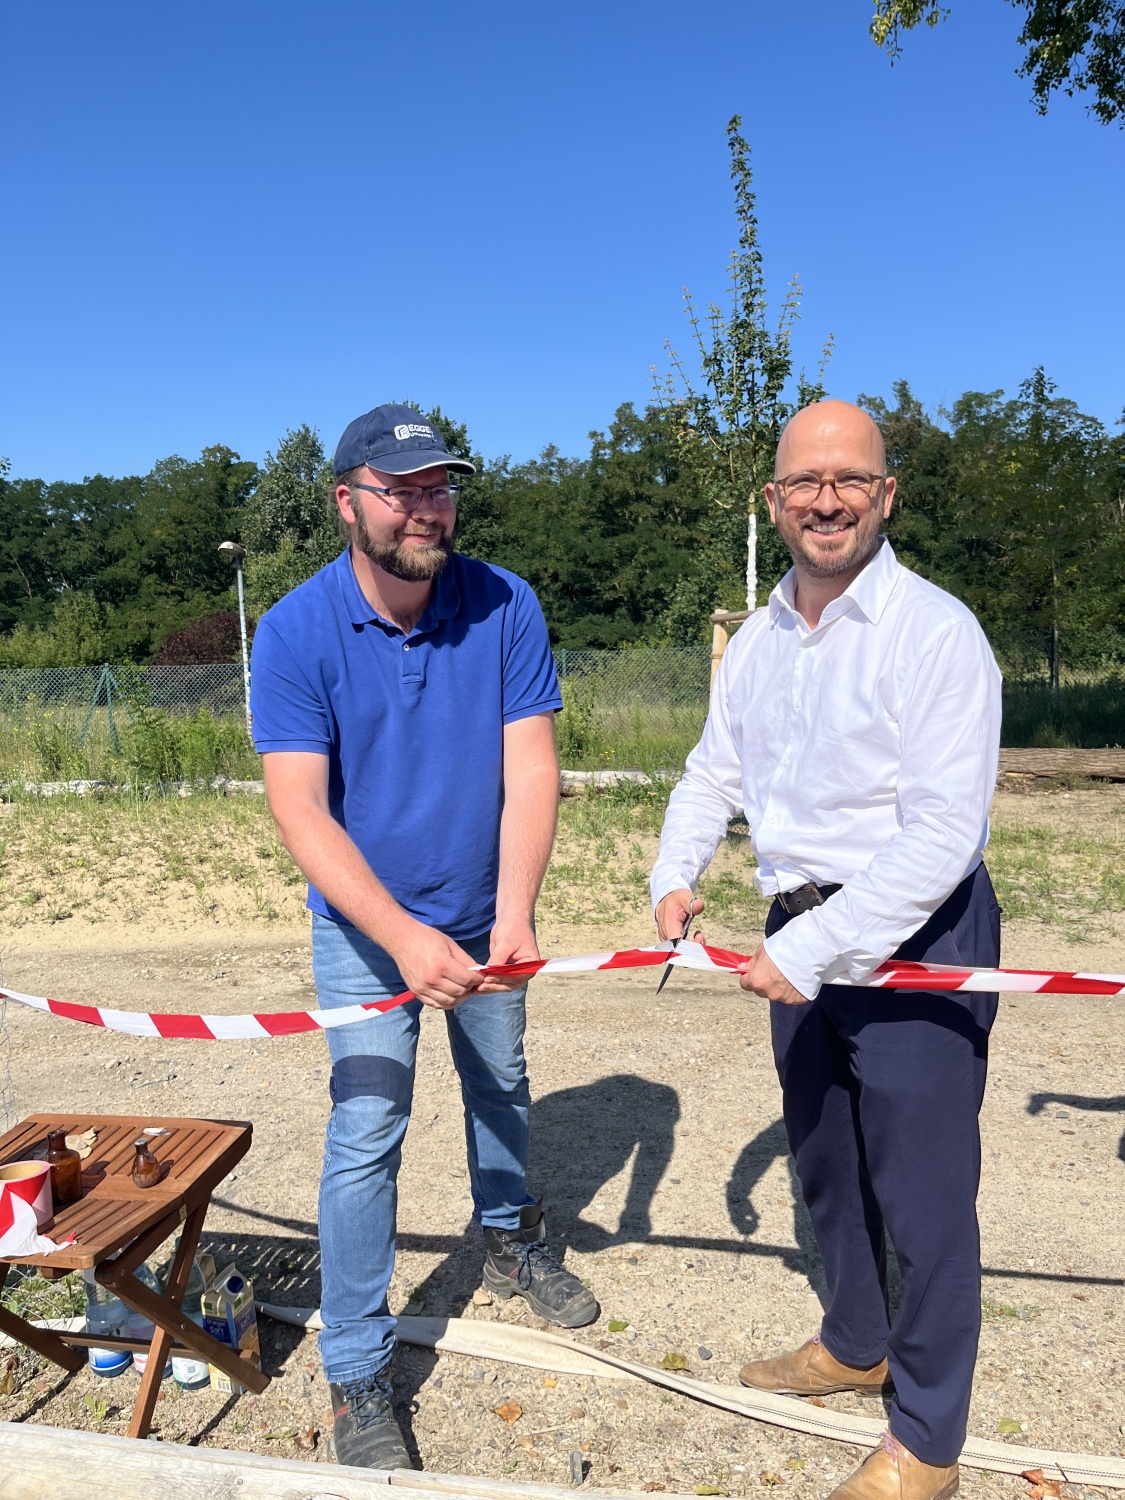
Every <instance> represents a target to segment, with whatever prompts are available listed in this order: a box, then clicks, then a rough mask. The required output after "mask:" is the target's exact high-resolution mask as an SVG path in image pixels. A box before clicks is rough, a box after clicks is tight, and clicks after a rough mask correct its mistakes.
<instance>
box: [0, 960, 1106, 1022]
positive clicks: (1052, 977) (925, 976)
mask: <svg viewBox="0 0 1125 1500" xmlns="http://www.w3.org/2000/svg"><path fill="white" fill-rule="evenodd" d="M748 961H749V955H748V954H745V953H732V952H731V951H730V950H729V949H726V948H712V947H710V946H708V945H706V944H704V943H684V944H682V946H681V947H680V948H679V949H678V950H672V949H670V948H669V947H667V946H662V947H658V948H627V949H625V950H624V951H622V952H620V953H585V954H582V955H581V956H579V957H576V958H541V959H535V960H533V961H528V962H524V963H515V964H484V965H481V966H480V972H481V973H482V974H492V975H496V976H503V977H504V978H521V977H525V976H526V977H529V978H530V977H531V976H532V975H533V974H588V973H592V972H593V971H595V970H598V969H646V968H660V967H661V966H663V965H664V964H669V963H670V964H673V965H675V967H676V968H681V969H697V970H704V971H706V972H709V973H720V974H733V973H736V972H737V971H738V970H739V968H740V967H741V966H742V965H743V964H745V963H747V962H748ZM859 988H863V989H871V988H876V989H898V990H983V991H993V990H1003V991H1006V992H1014V991H1025V992H1029V993H1035V994H1041V995H1125V974H1080V973H1073V972H1071V971H1068V970H1057V969H958V968H953V967H950V966H948V965H945V964H917V963H901V962H893V961H892V962H890V963H885V964H881V965H880V966H879V968H877V969H876V970H875V972H874V973H873V974H871V975H870V976H869V978H867V979H865V980H864V981H863V983H862V985H860V986H859ZM413 998H414V997H413V995H412V994H411V992H410V991H409V990H404V991H403V993H402V994H401V995H392V996H390V998H389V999H386V1000H373V1001H371V1002H370V1003H368V1004H366V1005H345V1006H341V1007H339V1009H336V1010H289V1011H273V1012H270V1011H260V1012H258V1013H256V1014H244V1015H234V1016H200V1015H185V1014H176V1013H170V1014H161V1013H159V1012H146V1011H132V1010H109V1009H107V1008H106V1007H104V1006H99V1005H76V1004H74V1003H73V1002H71V1001H67V1000H51V999H48V998H47V997H45V996H43V995H21V994H19V993H18V992H17V991H16V990H5V989H0V1000H12V1001H14V1002H15V1003H16V1004H17V1005H29V1006H31V1007H32V1009H34V1010H43V1011H47V1012H48V1013H49V1014H51V1015H54V1016H63V1017H64V1018H65V1019H66V1020H68V1021H84V1022H86V1024H87V1025H89V1026H104V1027H105V1028H106V1029H107V1030H109V1031H121V1032H124V1033H125V1034H126V1035H127V1036H158V1037H168V1038H172V1037H187V1038H189V1039H191V1040H193V1041H223V1042H225V1041H243V1040H246V1039H248V1038H249V1039H253V1040H258V1039H259V1038H262V1037H275V1036H295V1035H297V1034H298V1033H300V1032H305V1031H327V1030H328V1028H329V1027H331V1026H350V1025H352V1024H353V1023H354V1022H356V1021H368V1020H370V1019H371V1015H372V1012H378V1011H388V1010H394V1008H395V1006H397V1005H402V1004H403V1003H404V1002H405V1001H407V1000H412V999H413Z"/></svg>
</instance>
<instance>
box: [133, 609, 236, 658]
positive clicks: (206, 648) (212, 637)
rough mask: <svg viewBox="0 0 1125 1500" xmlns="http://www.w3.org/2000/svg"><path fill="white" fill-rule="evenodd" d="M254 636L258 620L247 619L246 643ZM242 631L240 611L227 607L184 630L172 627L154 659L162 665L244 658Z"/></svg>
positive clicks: (196, 621) (194, 621) (193, 622)
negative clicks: (255, 624)
mask: <svg viewBox="0 0 1125 1500" xmlns="http://www.w3.org/2000/svg"><path fill="white" fill-rule="evenodd" d="M253 639H254V621H253V620H249V619H248V620H247V621H246V643H247V645H248V646H249V644H250V642H251V641H252V640H253ZM241 659H242V632H241V630H240V628H239V623H238V612H237V611H236V610H233V609H223V610H220V611H219V612H218V614H214V615H206V616H205V617H204V618H203V619H202V620H193V621H192V623H191V624H190V625H185V626H184V628H183V629H182V630H173V631H170V632H169V633H168V634H167V635H166V636H165V637H164V639H163V640H162V641H161V643H160V647H159V649H158V650H157V653H156V655H155V657H154V658H153V660H154V662H155V663H156V664H157V665H159V666H162V667H207V666H210V665H211V664H212V663H213V662H221V661H241Z"/></svg>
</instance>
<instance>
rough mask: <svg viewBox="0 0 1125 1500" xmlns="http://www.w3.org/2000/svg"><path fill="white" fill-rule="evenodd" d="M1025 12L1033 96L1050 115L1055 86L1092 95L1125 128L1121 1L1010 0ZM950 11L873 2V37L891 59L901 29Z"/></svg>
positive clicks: (1023, 41) (1025, 70)
mask: <svg viewBox="0 0 1125 1500" xmlns="http://www.w3.org/2000/svg"><path fill="white" fill-rule="evenodd" d="M1008 3H1009V4H1010V5H1014V6H1015V7H1016V8H1017V9H1019V10H1022V11H1024V13H1025V15H1024V24H1023V30H1022V31H1021V32H1020V34H1019V38H1018V42H1019V45H1020V46H1021V47H1023V48H1024V49H1025V51H1024V57H1023V62H1022V64H1021V65H1020V67H1019V69H1018V72H1019V74H1020V76H1021V77H1022V78H1030V79H1031V96H1032V98H1033V99H1034V101H1035V107H1036V109H1037V110H1038V111H1039V113H1040V114H1046V113H1047V106H1048V104H1049V103H1050V99H1051V95H1052V94H1053V93H1054V92H1055V91H1056V89H1062V91H1063V93H1064V94H1068V95H1071V96H1073V95H1074V94H1076V93H1087V92H1088V93H1090V94H1091V95H1092V96H1093V97H1092V99H1091V102H1090V104H1089V106H1088V107H1089V111H1090V113H1091V114H1092V115H1094V116H1095V117H1096V118H1097V119H1099V120H1100V121H1101V122H1102V124H1103V125H1110V124H1112V123H1113V122H1114V121H1117V122H1118V124H1120V125H1121V126H1122V127H1123V128H1125V4H1123V3H1122V0H1008ZM948 15H949V9H948V7H946V6H944V5H942V4H941V3H940V0H875V14H874V16H873V17H872V20H871V27H870V30H871V35H872V37H873V39H874V41H875V43H876V45H877V46H879V47H881V48H882V49H883V50H884V51H885V52H886V53H887V54H888V55H889V56H890V58H891V60H892V62H893V60H894V59H895V58H896V57H898V56H899V55H900V54H901V52H902V33H903V32H904V31H912V30H913V29H914V28H915V27H916V26H921V25H925V26H929V27H934V26H936V25H938V23H939V22H941V21H944V20H945V19H946V17H947V16H948Z"/></svg>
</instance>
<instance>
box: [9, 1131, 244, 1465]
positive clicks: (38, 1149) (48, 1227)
mask: <svg viewBox="0 0 1125 1500" xmlns="http://www.w3.org/2000/svg"><path fill="white" fill-rule="evenodd" d="M146 1126H163V1127H164V1128H165V1129H166V1130H167V1132H168V1133H167V1135H157V1136H153V1137H151V1138H150V1139H151V1144H150V1146H149V1150H150V1151H151V1153H152V1155H153V1156H155V1157H156V1159H157V1161H158V1162H159V1163H160V1164H161V1166H162V1168H163V1169H164V1175H163V1176H162V1178H161V1179H160V1181H159V1182H158V1183H156V1184H155V1186H153V1187H149V1188H139V1187H137V1186H136V1184H135V1183H134V1182H133V1180H132V1178H131V1176H130V1168H131V1166H132V1163H133V1158H134V1154H135V1153H134V1149H133V1142H134V1141H135V1140H136V1138H137V1137H138V1136H139V1135H140V1134H141V1133H142V1131H143V1130H144V1128H145V1127H146ZM60 1127H64V1128H65V1129H66V1131H67V1133H68V1134H70V1135H75V1134H81V1133H82V1132H83V1131H85V1130H89V1129H90V1128H91V1127H92V1128H93V1129H94V1130H96V1131H97V1132H98V1136H97V1140H96V1142H95V1144H94V1148H93V1151H92V1152H91V1154H90V1155H89V1156H88V1157H87V1158H86V1160H85V1161H84V1162H83V1164H82V1166H83V1170H82V1197H81V1198H80V1199H79V1200H78V1202H77V1203H72V1204H70V1205H68V1206H67V1207H65V1208H60V1209H59V1210H58V1211H57V1213H56V1214H55V1217H54V1219H53V1220H52V1221H51V1222H50V1223H48V1224H45V1225H44V1226H43V1230H42V1232H43V1233H44V1234H47V1235H50V1237H51V1238H52V1239H54V1240H62V1239H65V1238H66V1236H67V1235H68V1234H73V1235H74V1236H75V1242H74V1243H73V1244H72V1245H67V1246H66V1247H64V1248H63V1249H61V1250H56V1251H55V1252H54V1253H52V1254H50V1255H31V1256H20V1257H19V1263H20V1264H21V1265H33V1266H35V1267H37V1268H38V1269H39V1271H40V1272H41V1273H42V1275H44V1276H46V1277H47V1278H49V1279H55V1278H58V1277H60V1276H65V1275H66V1273H67V1272H68V1271H81V1270H89V1269H91V1268H92V1269H93V1272H94V1277H95V1279H96V1280H97V1281H98V1282H99V1283H100V1284H101V1285H102V1286H105V1287H109V1288H111V1289H112V1290H113V1292H114V1293H115V1294H116V1295H117V1296H118V1297H120V1298H121V1300H122V1302H125V1303H127V1304H128V1306H130V1307H132V1308H135V1309H136V1311H137V1312H139V1313H141V1314H142V1315H143V1316H144V1317H146V1318H148V1319H149V1320H150V1321H151V1322H152V1323H153V1324H154V1325H155V1327H154V1331H153V1337H152V1341H151V1343H146V1342H145V1341H143V1340H137V1339H124V1338H121V1339H114V1338H106V1337H103V1336H101V1335H98V1336H97V1337H95V1336H93V1335H91V1334H88V1333H55V1332H53V1331H52V1330H50V1329H47V1328H36V1327H35V1326H34V1325H33V1324H31V1323H29V1322H28V1321H27V1320H26V1319H25V1318H21V1317H18V1316H17V1315H16V1314H15V1313H13V1312H10V1311H8V1309H6V1308H4V1307H0V1332H3V1333H6V1334H8V1335H9V1336H10V1337H12V1338H14V1339H17V1340H18V1341H19V1342H20V1343H22V1344H26V1345H27V1346H28V1348H30V1349H34V1350H35V1351H36V1353H37V1354H41V1355H43V1357H44V1358H45V1359H49V1360H51V1361H53V1362H54V1363H55V1364H57V1365H62V1366H63V1368H64V1369H67V1370H80V1369H81V1368H82V1366H83V1365H84V1364H85V1362H86V1355H85V1349H86V1348H88V1347H89V1346H91V1345H97V1347H98V1348H108V1349H129V1350H131V1351H133V1352H134V1353H141V1354H143V1353H144V1352H145V1351H146V1350H147V1352H148V1357H149V1358H148V1365H147V1367H146V1369H145V1372H144V1374H143V1375H142V1377H141V1383H140V1389H139V1390H138V1392H137V1399H136V1402H135V1403H134V1406H133V1416H132V1419H131V1421H130V1423H129V1429H128V1433H129V1436H130V1437H138V1438H140V1437H144V1436H145V1435H146V1434H147V1432H148V1429H149V1424H150V1422H151V1420H152V1412H153V1408H154V1406H155V1405H156V1397H157V1394H158V1392H159V1390H160V1381H161V1377H162V1376H163V1373H164V1367H165V1365H166V1363H167V1361H168V1356H169V1354H170V1353H172V1352H173V1351H175V1352H180V1351H183V1352H184V1353H185V1354H188V1353H190V1354H192V1355H195V1356H196V1357H197V1358H199V1359H206V1360H208V1361H210V1363H211V1364H213V1365H215V1366H216V1367H217V1368H218V1369H220V1370H222V1371H224V1373H226V1374H227V1375H230V1376H231V1378H232V1379H234V1380H237V1381H240V1382H241V1383H242V1384H243V1385H245V1386H248V1387H249V1389H250V1390H252V1391H259V1392H260V1391H264V1390H265V1388H266V1386H267V1385H268V1384H269V1377H268V1376H266V1375H263V1374H262V1372H261V1371H260V1370H259V1369H258V1368H257V1367H256V1366H255V1365H254V1364H253V1363H252V1362H251V1361H250V1359H249V1358H247V1357H242V1356H240V1355H239V1352H238V1351H237V1350H236V1349H232V1348H231V1346H230V1345H229V1344H223V1343H220V1342H219V1340H218V1339H216V1338H212V1337H211V1335H210V1334H209V1333H205V1332H204V1330H203V1329H202V1328H200V1327H199V1326H198V1324H196V1323H193V1322H192V1321H191V1319H190V1318H189V1317H187V1316H186V1314H185V1313H184V1312H183V1311H182V1309H181V1307H180V1304H181V1302H182V1301H183V1297H184V1292H185V1290H186V1289H187V1283H188V1278H189V1276H190V1275H191V1265H192V1259H193V1257H194V1255H195V1252H196V1249H197V1247H198V1245H199V1236H200V1234H201V1232H202V1229H203V1220H204V1217H205V1215H206V1213H207V1206H208V1204H209V1203H210V1201H211V1194H212V1193H213V1192H214V1191H215V1189H216V1187H217V1186H218V1185H219V1183H220V1182H221V1181H222V1179H223V1178H224V1177H225V1176H226V1175H227V1173H228V1172H229V1171H230V1170H231V1168H232V1167H233V1166H234V1165H235V1164H236V1163H237V1162H239V1161H241V1160H242V1158H243V1157H244V1156H245V1155H246V1153H247V1151H249V1149H250V1138H251V1135H252V1133H253V1126H251V1125H249V1124H246V1123H244V1122H239V1121H232V1120H178V1119H161V1118H155V1117H153V1116H152V1115H137V1116H131V1117H125V1116H121V1115H54V1114H51V1115H48V1114H39V1115H31V1116H29V1117H28V1118H27V1119H26V1120H23V1121H21V1123H20V1124H19V1125H17V1126H15V1128H14V1129H12V1130H9V1131H8V1132H7V1134H6V1135H3V1136H0V1165H4V1164H6V1163H8V1162H13V1161H21V1160H25V1159H30V1158H34V1157H38V1158H40V1159H42V1157H43V1155H44V1153H45V1147H46V1139H47V1132H48V1131H49V1130H58V1129H59V1128H60ZM177 1230H180V1243H179V1248H178V1249H177V1251H176V1253H175V1256H174V1258H173V1260H172V1265H171V1269H170V1271H169V1273H168V1281H167V1285H166V1286H165V1288H164V1291H163V1293H162V1294H158V1293H156V1292H154V1291H153V1290H152V1289H151V1288H150V1287H147V1286H146V1285H145V1284H144V1282H142V1281H138V1280H137V1278H136V1276H135V1275H134V1274H133V1273H134V1272H135V1271H136V1269H137V1267H138V1266H139V1265H140V1264H141V1263H142V1262H143V1261H144V1260H145V1259H146V1258H147V1257H148V1256H149V1255H151V1254H152V1252H153V1251H154V1250H155V1249H157V1247H158V1246H160V1245H162V1244H163V1243H164V1241H165V1240H166V1239H168V1238H169V1237H170V1236H171V1235H173V1234H175V1233H176V1231H177ZM3 1264H4V1260H3V1258H2V1257H0V1265H3Z"/></svg>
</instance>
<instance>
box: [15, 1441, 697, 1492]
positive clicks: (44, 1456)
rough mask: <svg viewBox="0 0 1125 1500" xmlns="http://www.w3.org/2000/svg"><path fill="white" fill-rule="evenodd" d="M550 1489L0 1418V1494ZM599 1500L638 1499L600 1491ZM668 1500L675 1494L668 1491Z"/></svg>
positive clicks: (553, 1488) (548, 1488)
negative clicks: (143, 1439) (144, 1439)
mask: <svg viewBox="0 0 1125 1500" xmlns="http://www.w3.org/2000/svg"><path fill="white" fill-rule="evenodd" d="M574 1493H575V1492H574V1491H573V1490H570V1489H561V1488H559V1487H558V1486H555V1485H546V1484H521V1483H515V1482H511V1481H507V1480H503V1479H479V1478H475V1477H471V1478H461V1477H459V1476H458V1475H455V1474H422V1473H415V1472H414V1471H413V1470H408V1469H395V1470H393V1471H392V1472H390V1473H386V1472H380V1471H378V1470H374V1469H351V1468H345V1467H343V1466H341V1465H338V1464H324V1463H305V1462H302V1461H300V1460H297V1459H285V1458H268V1457H265V1456H263V1455H261V1454H258V1453H232V1452H230V1451H229V1450H228V1449H225V1448H189V1447H187V1446H185V1445H183V1444H180V1443H159V1442H155V1443H154V1442H134V1441H133V1440H131V1439H129V1438H122V1437H114V1436H109V1435H107V1434H105V1433H100V1432H68V1431H66V1430H65V1429H64V1428H61V1427H40V1426H37V1425H32V1424H31V1423H27V1422H0V1500H105V1497H106V1496H107V1495H112V1496H113V1497H114V1500H153V1497H154V1496H157V1497H159V1500H392V1494H393V1500H434V1497H435V1496H436V1495H444V1496H455V1497H460V1500H573V1497H574ZM598 1494H599V1495H600V1496H602V1497H603V1500H644V1497H642V1496H640V1495H636V1494H635V1493H634V1494H632V1495H630V1494H628V1493H626V1492H622V1491H606V1490H599V1491H598ZM668 1500H676V1497H675V1496H668Z"/></svg>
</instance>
